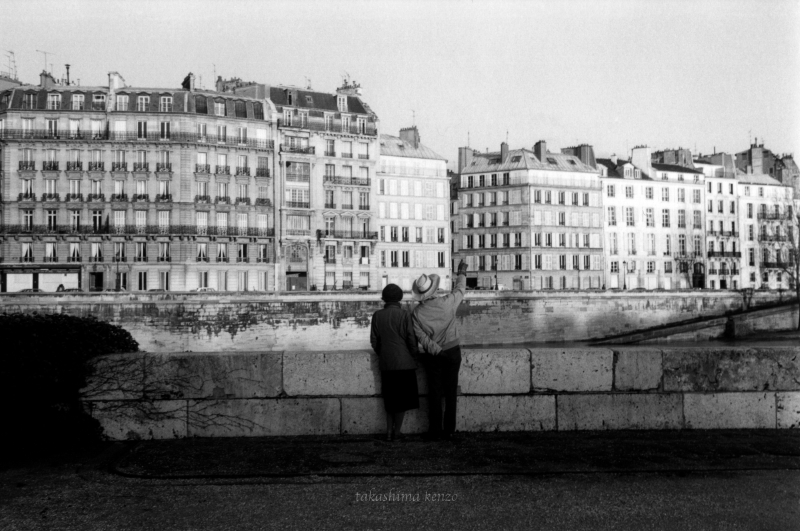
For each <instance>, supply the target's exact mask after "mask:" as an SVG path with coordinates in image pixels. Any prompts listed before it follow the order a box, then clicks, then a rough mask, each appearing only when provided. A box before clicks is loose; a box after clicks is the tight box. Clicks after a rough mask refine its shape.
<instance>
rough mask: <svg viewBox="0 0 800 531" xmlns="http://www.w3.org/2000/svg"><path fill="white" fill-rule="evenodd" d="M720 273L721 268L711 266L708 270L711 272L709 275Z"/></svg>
mask: <svg viewBox="0 0 800 531" xmlns="http://www.w3.org/2000/svg"><path fill="white" fill-rule="evenodd" d="M718 273H719V270H717V269H714V268H710V269H709V270H708V274H709V275H716V274H718Z"/></svg>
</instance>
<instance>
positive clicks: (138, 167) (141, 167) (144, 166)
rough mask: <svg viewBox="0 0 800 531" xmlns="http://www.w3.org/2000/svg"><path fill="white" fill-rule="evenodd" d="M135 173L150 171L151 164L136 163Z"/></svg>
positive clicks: (134, 165)
mask: <svg viewBox="0 0 800 531" xmlns="http://www.w3.org/2000/svg"><path fill="white" fill-rule="evenodd" d="M133 171H150V164H149V163H147V162H134V163H133Z"/></svg>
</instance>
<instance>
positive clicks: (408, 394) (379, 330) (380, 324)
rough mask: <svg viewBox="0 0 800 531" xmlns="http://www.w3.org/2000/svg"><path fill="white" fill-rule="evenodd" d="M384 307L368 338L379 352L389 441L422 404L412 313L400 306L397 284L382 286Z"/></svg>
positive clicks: (376, 351)
mask: <svg viewBox="0 0 800 531" xmlns="http://www.w3.org/2000/svg"><path fill="white" fill-rule="evenodd" d="M381 298H382V299H383V302H385V303H386V304H385V306H384V307H383V310H378V311H377V312H375V313H374V314H373V315H372V326H371V329H370V334H369V340H370V343H371V344H372V348H373V349H375V353H376V354H377V355H378V360H379V368H380V371H381V388H382V394H383V406H384V408H385V409H386V440H387V441H392V440H395V439H397V438H398V437H399V435H400V430H401V428H402V427H403V417H404V416H405V412H406V411H408V410H410V409H417V408H418V407H419V391H418V389H417V371H416V369H417V362H416V361H414V356H416V355H417V338H416V336H415V335H414V325H413V324H412V322H411V314H410V313H409V312H407V311H405V310H404V309H403V308H402V307H401V306H400V301H401V300H403V290H402V289H400V287H399V286H398V285H396V284H389V285H388V286H386V287H385V288H383V293H382V295H381Z"/></svg>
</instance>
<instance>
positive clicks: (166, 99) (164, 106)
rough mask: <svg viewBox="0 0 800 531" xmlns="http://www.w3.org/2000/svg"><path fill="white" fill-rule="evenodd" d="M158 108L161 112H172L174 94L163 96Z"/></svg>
mask: <svg viewBox="0 0 800 531" xmlns="http://www.w3.org/2000/svg"><path fill="white" fill-rule="evenodd" d="M158 110H159V111H161V112H172V96H161V102H160V104H159V106H158Z"/></svg>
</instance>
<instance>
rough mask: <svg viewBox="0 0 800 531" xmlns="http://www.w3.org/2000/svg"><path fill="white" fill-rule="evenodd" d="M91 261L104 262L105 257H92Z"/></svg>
mask: <svg viewBox="0 0 800 531" xmlns="http://www.w3.org/2000/svg"><path fill="white" fill-rule="evenodd" d="M89 261H90V262H102V261H103V257H102V256H90V257H89Z"/></svg>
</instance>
